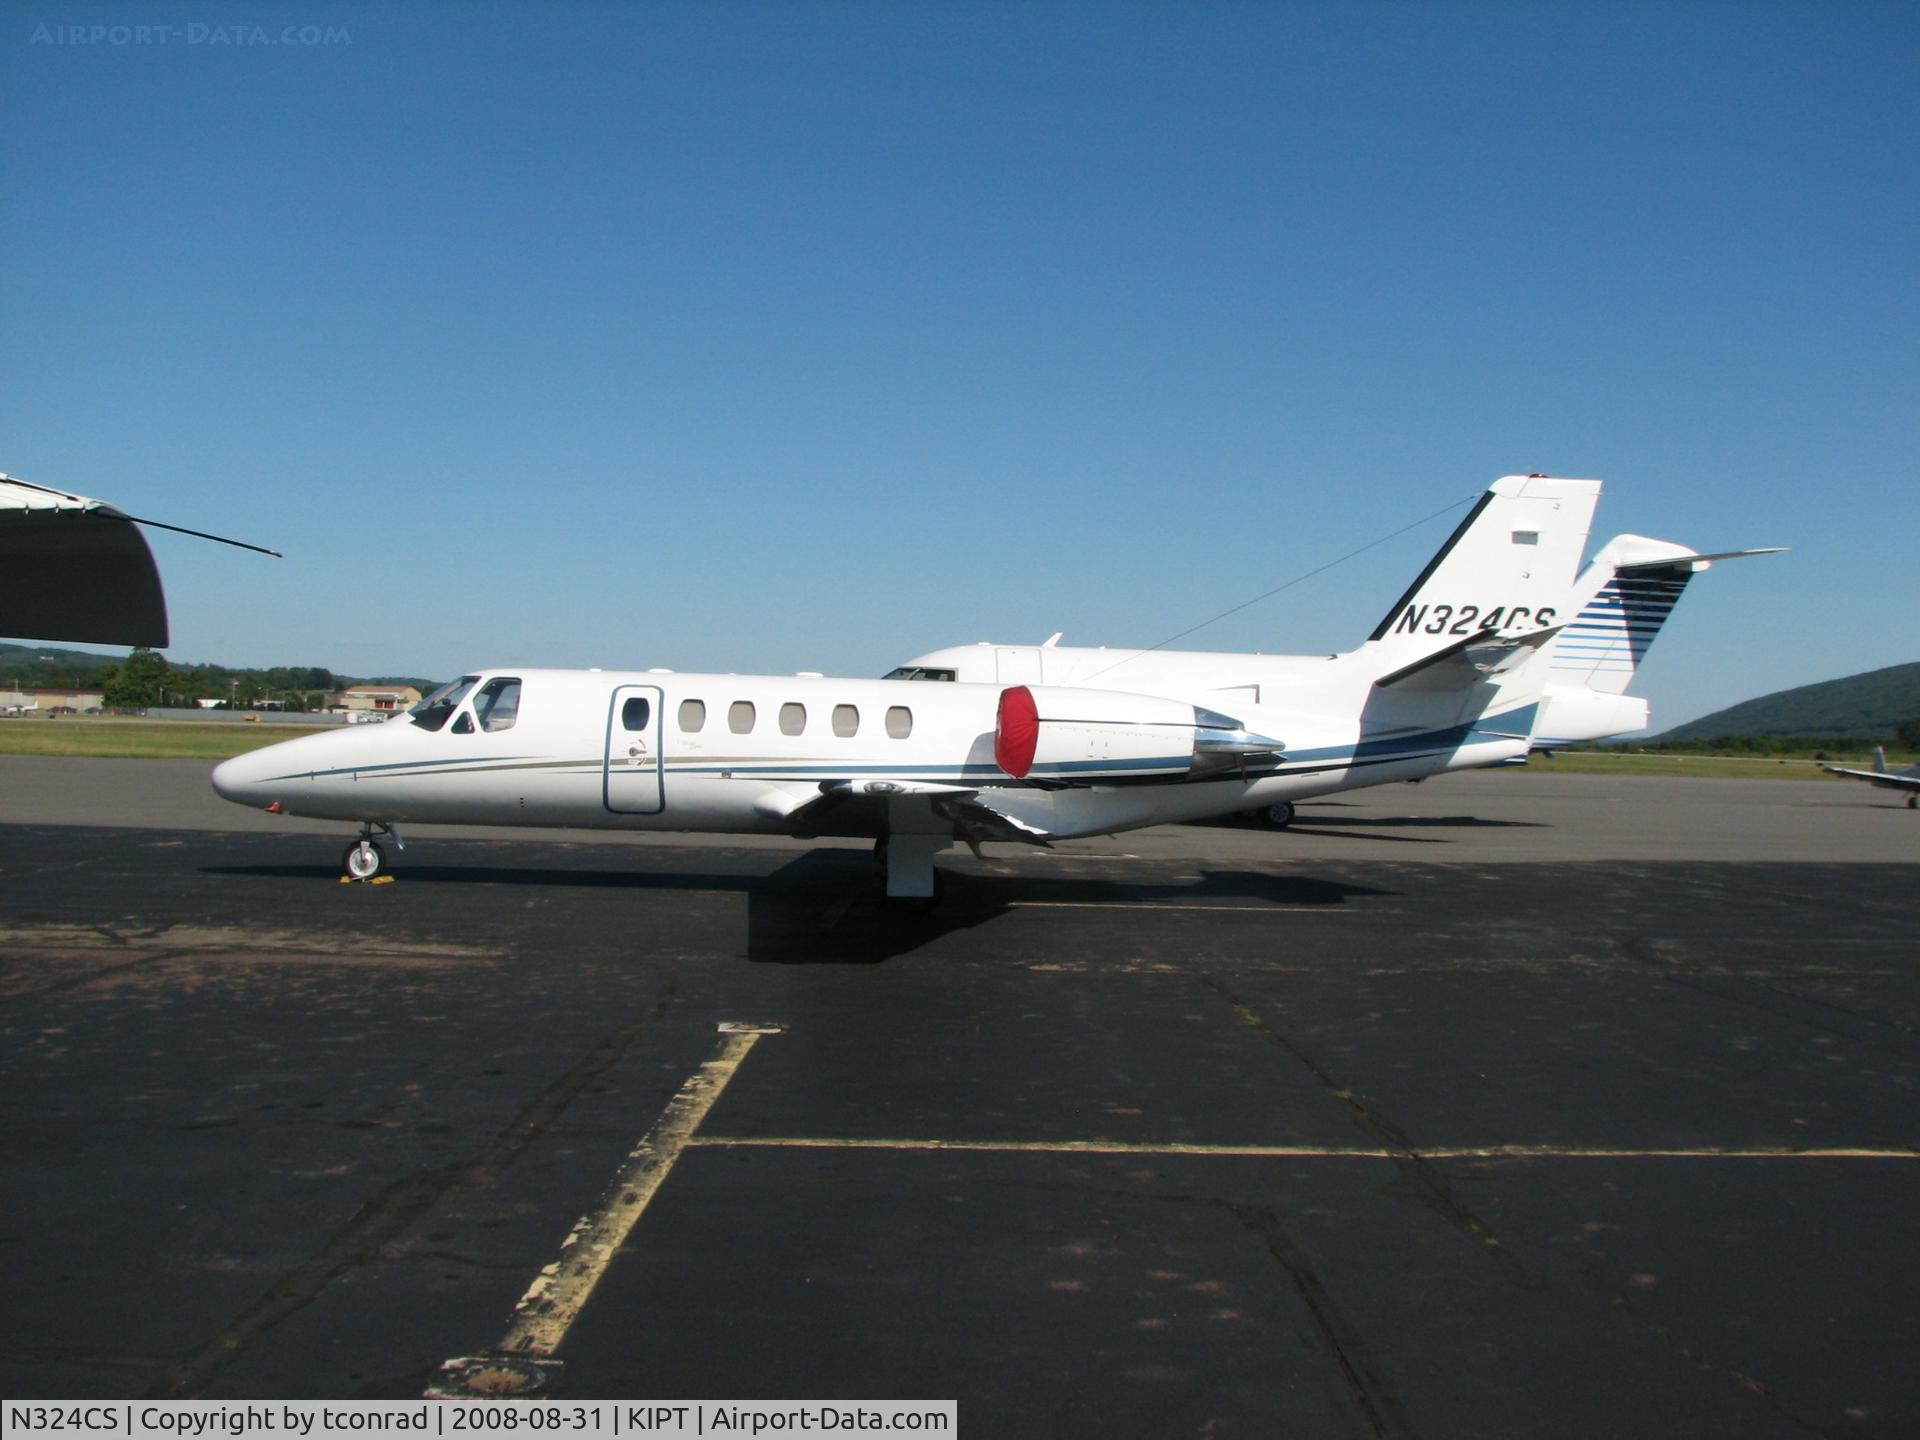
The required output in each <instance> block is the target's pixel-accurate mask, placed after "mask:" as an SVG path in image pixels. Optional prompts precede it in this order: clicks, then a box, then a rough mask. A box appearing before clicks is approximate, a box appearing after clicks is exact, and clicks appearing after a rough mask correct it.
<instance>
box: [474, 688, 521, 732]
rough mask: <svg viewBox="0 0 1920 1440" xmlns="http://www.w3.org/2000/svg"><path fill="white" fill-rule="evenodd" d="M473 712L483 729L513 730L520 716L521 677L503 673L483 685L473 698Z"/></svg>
mask: <svg viewBox="0 0 1920 1440" xmlns="http://www.w3.org/2000/svg"><path fill="white" fill-rule="evenodd" d="M473 714H474V718H475V719H476V720H478V721H479V722H480V728H481V729H482V730H488V731H492V730H511V729H512V728H513V722H514V721H515V720H518V719H519V718H520V681H519V678H518V677H517V676H508V675H502V676H500V677H499V678H498V679H494V680H489V681H488V682H487V683H486V684H484V685H482V686H481V687H480V693H479V694H478V695H476V696H474V699H473Z"/></svg>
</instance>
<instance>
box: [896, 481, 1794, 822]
mask: <svg viewBox="0 0 1920 1440" xmlns="http://www.w3.org/2000/svg"><path fill="white" fill-rule="evenodd" d="M1600 488H1601V486H1600V482H1599V481H1598V480H1561V479H1554V478H1551V477H1548V476H1544V475H1526V476H1515V475H1510V476H1507V477H1505V478H1504V479H1501V480H1497V481H1495V482H1494V484H1493V486H1492V488H1491V489H1489V490H1488V491H1487V492H1486V493H1485V494H1484V495H1482V496H1481V497H1480V499H1479V502H1478V503H1477V504H1476V505H1475V506H1474V508H1473V510H1472V511H1471V512H1470V513H1469V514H1468V515H1467V517H1466V519H1464V520H1463V521H1461V523H1460V526H1459V528H1458V529H1457V530H1455V532H1454V533H1453V535H1452V536H1451V538H1449V539H1448V541H1447V543H1446V544H1445V545H1443V546H1442V547H1441V548H1440V551H1439V553H1438V554H1436V555H1435V556H1434V557H1433V559H1432V560H1431V561H1430V562H1428V565H1427V568H1426V569H1425V570H1423V571H1422V572H1421V574H1420V576H1419V578H1418V579H1416V580H1415V581H1414V582H1413V584H1412V585H1411V586H1409V587H1408V589H1407V592H1406V594H1404V595H1402V596H1401V597H1400V599H1399V600H1398V601H1396V602H1395V603H1394V605H1393V607H1392V608H1391V609H1390V610H1388V611H1387V614H1386V617H1385V618H1384V619H1383V620H1381V622H1380V623H1379V625H1377V626H1376V627H1375V628H1374V631H1373V634H1372V635H1371V636H1370V637H1368V639H1367V641H1366V643H1365V644H1363V645H1361V646H1360V647H1359V648H1358V649H1355V650H1349V651H1347V652H1345V653H1343V654H1337V655H1264V654H1253V655H1246V654H1227V653H1220V652H1214V651H1193V650H1170V649H1163V648H1161V647H1158V646H1155V647H1152V648H1149V649H1145V650H1139V649H1131V648H1117V649H1109V648H1107V647H1104V646H1103V647H1100V648H1097V649H1094V648H1083V647H1073V646H1063V645H1061V644H1060V643H1059V641H1060V637H1059V636H1058V635H1055V636H1053V637H1052V638H1051V639H1049V640H1047V641H1046V642H1045V643H1043V644H1041V645H999V644H994V643H992V642H990V641H982V642H981V643H979V644H977V645H956V646H952V647H949V648H947V649H944V650H934V651H930V652H929V653H927V654H925V655H920V656H916V657H915V658H913V659H912V660H909V661H907V662H906V663H905V664H904V665H901V666H899V667H898V668H897V669H895V670H893V671H892V672H891V673H890V677H889V678H892V679H901V680H951V681H957V682H962V683H967V682H972V683H982V684H986V683H997V684H1000V685H1009V684H1041V685H1047V686H1102V687H1108V688H1111V689H1114V690H1124V691H1129V692H1136V693H1140V694H1148V695H1172V696H1182V697H1189V698H1192V699H1194V700H1196V701H1200V702H1202V703H1204V704H1206V705H1209V706H1217V707H1218V708H1220V709H1222V710H1228V711H1232V712H1233V713H1235V714H1241V713H1245V714H1249V715H1252V714H1262V715H1265V714H1267V713H1270V712H1272V711H1274V710H1278V711H1280V713H1281V715H1282V717H1283V718H1282V719H1280V720H1277V721H1273V722H1271V723H1274V724H1277V725H1279V726H1281V728H1282V730H1283V732H1284V733H1286V734H1287V735H1288V736H1289V737H1291V736H1293V735H1296V734H1302V733H1308V732H1307V731H1306V729H1305V727H1306V726H1307V725H1308V724H1309V723H1311V724H1312V726H1313V729H1312V732H1311V733H1313V734H1316V735H1318V734H1322V733H1324V728H1323V727H1325V726H1326V725H1328V724H1330V723H1336V722H1337V720H1338V718H1339V717H1345V719H1346V720H1347V721H1348V722H1349V723H1351V721H1352V720H1353V718H1354V717H1356V716H1358V717H1359V719H1360V721H1361V726H1360V731H1361V733H1360V735H1359V737H1358V741H1357V743H1356V744H1354V745H1352V746H1349V747H1345V748H1343V747H1341V746H1339V745H1337V744H1336V745H1333V746H1331V747H1320V748H1318V749H1315V750H1314V752H1313V753H1309V751H1308V749H1306V748H1304V747H1300V746H1293V747H1290V749H1289V751H1288V763H1287V764H1285V765H1284V766H1282V767H1280V768H1279V770H1277V771H1276V772H1275V775H1274V777H1273V778H1274V779H1286V780H1292V779H1294V778H1295V777H1301V776H1307V775H1312V776H1315V777H1316V780H1315V783H1313V784H1311V785H1309V786H1295V785H1292V784H1287V785H1275V784H1263V785H1261V786H1258V787H1254V788H1251V789H1249V791H1248V798H1249V799H1260V800H1264V801H1265V802H1266V803H1265V804H1264V806H1262V807H1260V808H1258V809H1255V810H1252V811H1250V812H1249V813H1252V814H1255V815H1257V816H1258V817H1259V818H1261V819H1264V820H1265V821H1266V822H1267V823H1269V824H1271V825H1275V826H1281V827H1284V826H1285V825H1287V824H1289V823H1291V821H1292V820H1293V818H1294V807H1293V801H1294V800H1295V799H1299V798H1304V797H1310V796H1313V795H1317V794H1325V793H1329V792H1331V791H1334V790H1345V789H1353V788H1355V787H1357V786H1361V785H1371V784H1378V783H1381V782H1382V781H1383V780H1386V779H1401V778H1405V777H1403V776H1401V775H1400V774H1398V773H1397V772H1396V773H1394V774H1391V775H1386V776H1379V777H1376V776H1375V775H1374V773H1373V772H1372V768H1371V767H1372V766H1373V765H1374V764H1376V763H1378V762H1380V761H1382V760H1392V761H1395V762H1397V761H1398V760H1399V759H1401V758H1402V757H1403V752H1405V751H1406V750H1408V749H1409V748H1412V749H1416V750H1419V749H1422V748H1423V747H1424V748H1432V747H1433V746H1434V745H1439V746H1440V748H1444V744H1443V743H1442V742H1444V739H1445V736H1446V735H1447V734H1449V733H1451V732H1450V731H1449V730H1448V729H1447V726H1448V725H1453V726H1459V725H1462V724H1467V723H1468V722H1474V723H1472V724H1471V725H1470V730H1471V733H1473V734H1474V735H1476V736H1480V737H1483V738H1484V737H1485V736H1487V735H1488V734H1489V733H1490V731H1489V728H1488V727H1489V726H1490V725H1491V724H1492V722H1493V719H1494V718H1495V717H1496V716H1498V717H1502V724H1501V727H1500V728H1501V729H1503V730H1505V731H1507V732H1518V731H1520V730H1522V729H1524V731H1525V734H1526V738H1527V740H1528V742H1529V743H1528V749H1530V750H1552V749H1554V748H1556V747H1558V746H1562V745H1571V744H1576V743H1581V742H1587V741H1593V740H1602V739H1605V738H1607V737H1608V736H1611V735H1625V734H1631V733H1633V732H1634V731H1638V730H1644V729H1646V728H1647V720H1648V713H1647V702H1646V701H1645V700H1643V699H1641V698H1640V697H1639V696H1636V695H1628V694H1626V693H1625V692H1626V689H1627V686H1628V685H1629V684H1630V683H1631V682H1632V680H1633V677H1634V675H1635V673H1636V672H1637V671H1638V669H1639V667H1640V662H1641V661H1642V660H1644V659H1645V658H1646V654H1647V651H1648V649H1649V648H1650V647H1651V646H1652V644H1653V641H1654V637H1655V636H1657V635H1658V634H1659V633H1660V629H1661V627H1662V626H1663V625H1664V624H1665V623H1666V620H1667V617H1668V615H1670V614H1671V613H1672V612H1673V607H1674V606H1675V605H1676V604H1677V603H1679V600H1680V594H1681V592H1682V591H1683V590H1685V589H1686V587H1687V582H1688V581H1689V580H1691V579H1692V578H1693V576H1694V574H1695V573H1697V572H1698V571H1702V570H1707V569H1710V568H1711V567H1712V564H1713V562H1714V561H1716V560H1737V559H1742V558H1744V557H1746V556H1749V555H1773V554H1778V553H1780V551H1779V548H1778V547H1770V548H1766V549H1756V550H1734V551H1726V552H1723V553H1720V554H1714V555H1702V554H1700V553H1698V552H1697V551H1693V550H1689V549H1688V548H1687V547H1686V546H1684V545H1675V544H1671V543H1669V542H1667V541H1664V540H1649V539H1647V538H1645V537H1644V536H1640V535H1617V536H1615V537H1614V538H1613V539H1612V540H1610V541H1608V542H1607V543H1606V544H1605V545H1604V546H1602V547H1601V549H1600V550H1599V552H1598V553H1597V554H1595V555H1594V557H1593V559H1592V560H1591V561H1590V562H1589V563H1588V564H1587V566H1586V567H1585V569H1584V570H1582V569H1581V568H1580V556H1581V554H1582V552H1583V550H1584V547H1585V545H1586V540H1587V532H1588V529H1589V527H1590V526H1591V523H1592V519H1593V512H1594V507H1595V506H1596V505H1597V504H1598V503H1599V500H1600ZM1489 645H1491V646H1492V647H1493V650H1492V651H1491V652H1489V651H1488V649H1487V647H1488V646H1489ZM1516 646H1518V647H1520V649H1518V650H1516V649H1515V648H1514V647H1516ZM1528 647H1537V651H1538V653H1537V654H1534V655H1532V657H1531V659H1530V660H1529V657H1528V654H1527V653H1524V652H1525V651H1526V650H1527V649H1528ZM1490 659H1491V660H1493V661H1494V662H1495V664H1494V666H1493V668H1492V669H1488V668H1487V662H1488V660H1490ZM1522 660H1528V664H1527V667H1526V673H1525V674H1524V675H1518V674H1514V673H1512V670H1513V667H1515V666H1516V665H1517V664H1518V663H1519V662H1520V661H1522ZM1496 682H1497V683H1496ZM1450 707H1452V708H1451V710H1450ZM1449 716H1450V719H1449ZM1309 717H1312V718H1311V721H1310V720H1309ZM1523 722H1524V724H1523ZM1410 736H1411V737H1412V738H1411V739H1409V737H1410ZM1415 742H1417V743H1415ZM1320 749H1324V750H1325V753H1320ZM1525 754H1526V752H1525V751H1522V752H1520V754H1519V755H1518V756H1516V757H1514V759H1515V761H1517V760H1518V759H1523V758H1524V756H1525ZM1483 763H1487V762H1485V761H1483V760H1480V759H1477V758H1476V759H1470V760H1468V761H1467V762H1466V764H1467V765H1472V764H1483ZM1461 768H1466V766H1465V765H1463V764H1461V763H1457V761H1456V763H1449V764H1446V765H1442V766H1438V767H1436V769H1461ZM1429 773H1431V772H1429ZM1329 781H1331V782H1333V783H1328V782H1329ZM1276 796H1277V797H1280V798H1271V797H1276Z"/></svg>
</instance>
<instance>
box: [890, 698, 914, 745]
mask: <svg viewBox="0 0 1920 1440" xmlns="http://www.w3.org/2000/svg"><path fill="white" fill-rule="evenodd" d="M911 734H913V711H911V710H909V709H908V708H907V707H906V706H904V705H889V706H888V707H887V735H888V736H889V737H890V738H891V739H894V740H904V739H906V738H907V737H908V736H909V735H911Z"/></svg>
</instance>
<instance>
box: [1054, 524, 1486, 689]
mask: <svg viewBox="0 0 1920 1440" xmlns="http://www.w3.org/2000/svg"><path fill="white" fill-rule="evenodd" d="M1480 495H1481V492H1480V491H1478V490H1476V491H1475V492H1474V493H1473V494H1471V495H1469V496H1467V497H1466V498H1465V499H1464V500H1455V501H1453V502H1452V503H1450V504H1447V505H1442V506H1441V507H1440V508H1439V509H1438V510H1436V511H1434V512H1433V513H1432V514H1431V515H1423V516H1421V517H1420V518H1419V519H1418V520H1415V521H1414V522H1413V523H1412V524H1410V525H1402V526H1401V527H1400V528H1399V529H1398V530H1395V531H1394V532H1393V533H1392V534H1390V535H1382V536H1381V537H1380V538H1379V539H1377V540H1369V541H1368V542H1367V543H1366V544H1364V545H1362V546H1361V547H1360V548H1359V549H1357V550H1349V551H1348V552H1347V553H1346V554H1344V555H1342V556H1340V557H1339V558H1338V559H1336V560H1329V561H1327V563H1326V564H1324V565H1320V566H1316V567H1315V568H1314V569H1312V570H1309V571H1307V572H1306V574H1304V575H1296V576H1294V577H1293V578H1292V579H1291V580H1289V581H1287V582H1286V583H1285V584H1283V585H1276V586H1274V587H1273V589H1271V590H1267V591H1264V592H1262V593H1261V594H1259V595H1256V596H1254V597H1253V598H1252V599H1251V600H1243V601H1242V602H1241V603H1240V604H1238V605H1235V606H1234V607H1233V608H1232V609H1230V610H1222V611H1221V612H1220V613H1219V614H1218V615H1215V616H1213V617H1211V618H1210V619H1206V620H1202V621H1201V622H1200V623H1199V624H1198V625H1189V626H1188V627H1187V628H1186V629H1184V630H1182V631H1181V632H1180V633H1179V634H1178V635H1169V636H1168V637H1167V638H1166V639H1164V640H1162V641H1160V642H1158V643H1157V644H1153V645H1149V646H1147V647H1146V648H1144V649H1141V650H1136V651H1134V652H1133V653H1132V654H1131V655H1127V656H1123V657H1122V658H1121V659H1118V660H1116V661H1114V662H1113V664H1111V665H1109V666H1107V667H1106V669H1105V670H1096V671H1094V672H1093V674H1091V675H1089V676H1087V678H1086V680H1078V681H1075V682H1074V683H1075V684H1079V685H1085V684H1086V683H1088V681H1092V680H1097V679H1099V678H1100V677H1101V676H1102V675H1105V674H1106V673H1107V671H1109V670H1118V669H1119V668H1120V667H1121V666H1122V665H1125V664H1127V663H1128V662H1129V661H1132V660H1138V659H1139V658H1140V657H1141V656H1142V655H1151V654H1152V653H1153V652H1154V651H1156V650H1164V649H1166V648H1167V646H1169V645H1171V644H1173V642H1174V641H1176V640H1184V639H1186V638H1187V636H1189V635H1192V634H1194V633H1195V632H1196V631H1200V630H1204V629H1206V628H1207V626H1209V625H1212V624H1214V623H1216V622H1217V621H1221V620H1224V619H1226V618H1227V617H1228V616H1229V615H1238V614H1239V613H1240V612H1241V611H1242V610H1246V609H1249V608H1250V607H1252V606H1255V605H1258V604H1259V603H1260V602H1261V601H1262V600H1271V599H1272V598H1273V597H1274V596H1276V595H1278V594H1279V593H1280V592H1281V591H1282V590H1291V589H1292V588H1293V587H1294V586H1296V585H1299V584H1301V583H1302V582H1304V581H1307V580H1311V579H1313V577H1314V576H1316V575H1324V574H1325V573H1326V572H1327V571H1329V570H1331V569H1333V567H1334V566H1336V565H1344V564H1346V563H1347V561H1349V560H1351V559H1353V558H1354V557H1355V556H1356V555H1364V554H1366V553H1367V551H1369V550H1373V549H1376V548H1378V547H1379V546H1381V545H1384V544H1386V543H1387V542H1388V541H1389V540H1398V539H1399V538H1400V537H1401V536H1402V535H1404V534H1406V533H1407V532H1408V531H1409V530H1418V529H1419V528H1420V527H1421V526H1422V525H1426V524H1430V523H1431V522H1433V521H1435V520H1438V519H1439V518H1440V517H1441V516H1442V515H1445V514H1447V513H1448V512H1449V511H1453V510H1458V509H1459V508H1460V507H1461V506H1462V505H1471V504H1473V503H1474V502H1475V501H1476V500H1478V499H1479V498H1480Z"/></svg>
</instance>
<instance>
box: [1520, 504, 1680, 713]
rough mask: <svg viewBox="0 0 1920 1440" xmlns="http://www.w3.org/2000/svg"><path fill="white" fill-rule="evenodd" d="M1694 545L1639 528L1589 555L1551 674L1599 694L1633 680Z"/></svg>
mask: <svg viewBox="0 0 1920 1440" xmlns="http://www.w3.org/2000/svg"><path fill="white" fill-rule="evenodd" d="M1700 568H1704V565H1703V564H1702V561H1701V557H1700V555H1699V552H1698V551H1694V550H1689V549H1688V548H1687V547H1686V546H1684V545H1674V544H1671V543H1669V542H1667V541H1665V540H1649V539H1647V538H1646V537H1645V536H1643V535H1616V536H1615V537H1614V538H1613V539H1611V540H1609V541H1608V542H1607V543H1606V544H1605V545H1604V546H1603V547H1602V548H1601V550H1600V553H1599V554H1597V555H1595V556H1594V557H1593V563H1592V564H1591V565H1589V566H1588V567H1587V569H1586V573H1585V574H1583V575H1582V576H1581V577H1580V584H1579V586H1578V587H1577V588H1576V590H1575V592H1574V596H1573V604H1572V605H1571V606H1569V607H1568V624H1567V628H1566V630H1565V631H1564V632H1562V634H1561V636H1560V638H1559V640H1558V642H1557V643H1556V644H1555V645H1554V647H1553V662H1552V667H1553V680H1554V682H1555V683H1556V684H1561V685H1580V686H1584V687H1585V688H1586V689H1589V690H1595V691H1598V692H1600V693H1601V694H1605V695H1620V694H1623V693H1625V691H1626V688H1627V686H1628V685H1630V684H1631V683H1632V682H1633V677H1634V674H1635V672H1636V671H1638V670H1639V668H1640V662H1641V661H1642V660H1644V659H1646V657H1647V651H1648V650H1649V649H1651V648H1652V646H1653V642H1654V638H1655V637H1656V636H1658V635H1659V633H1660V627H1661V626H1663V625H1665V624H1666V623H1667V616H1669V615H1671V614H1672V613H1673V607H1674V606H1675V605H1677V604H1679V602H1680V595H1681V593H1682V592H1683V591H1684V590H1685V589H1686V588H1687V582H1688V581H1689V580H1691V579H1692V578H1693V572H1694V571H1695V570H1696V569H1700Z"/></svg>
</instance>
